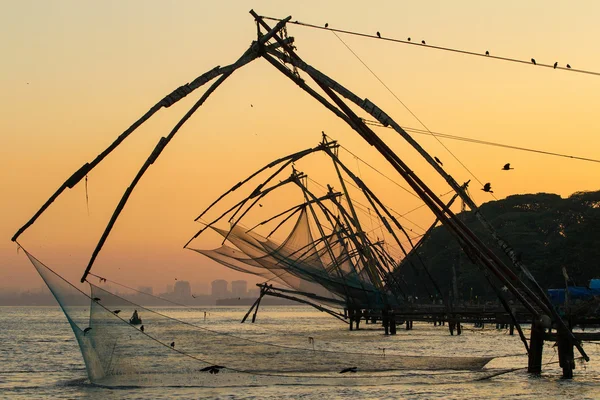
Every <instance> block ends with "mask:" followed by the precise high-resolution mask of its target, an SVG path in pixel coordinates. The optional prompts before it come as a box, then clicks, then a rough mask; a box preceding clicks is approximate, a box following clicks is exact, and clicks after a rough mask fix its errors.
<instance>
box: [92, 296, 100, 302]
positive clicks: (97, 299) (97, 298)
mask: <svg viewBox="0 0 600 400" xmlns="http://www.w3.org/2000/svg"><path fill="white" fill-rule="evenodd" d="M92 300H94V301H96V302H98V301H100V297H94V298H93V299H92Z"/></svg>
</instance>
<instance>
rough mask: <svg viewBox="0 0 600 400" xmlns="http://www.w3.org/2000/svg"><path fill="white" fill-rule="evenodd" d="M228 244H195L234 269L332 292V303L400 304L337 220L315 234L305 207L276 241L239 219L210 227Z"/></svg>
mask: <svg viewBox="0 0 600 400" xmlns="http://www.w3.org/2000/svg"><path fill="white" fill-rule="evenodd" d="M211 228H212V229H213V230H214V231H215V232H217V233H219V234H220V235H221V236H223V237H224V238H225V239H226V242H227V243H228V244H225V243H224V244H223V245H222V246H221V247H219V248H217V249H213V250H204V249H194V248H190V249H191V250H194V251H197V252H198V253H201V254H203V255H205V256H207V257H209V258H210V259H212V260H214V261H216V262H218V263H220V264H221V265H224V266H226V267H228V268H231V269H234V270H236V271H241V272H247V273H251V274H254V275H258V276H261V277H264V278H266V279H269V280H271V281H273V282H276V283H279V284H282V285H284V286H287V287H289V288H291V289H294V290H298V291H300V292H309V293H312V294H315V295H318V296H321V297H325V298H330V299H331V301H330V304H333V305H336V304H337V305H339V304H340V303H342V304H351V305H352V306H353V307H355V308H382V307H383V305H384V304H390V305H396V304H398V296H394V295H392V294H391V293H390V292H389V291H387V290H381V289H379V288H378V287H376V286H375V285H374V284H373V283H372V282H371V279H370V277H369V273H367V269H368V268H372V266H371V265H368V264H369V263H368V262H366V261H365V258H364V254H362V253H361V252H359V251H357V250H356V249H355V247H353V242H355V241H356V240H357V239H356V238H355V237H351V238H350V237H348V236H347V234H346V233H345V232H344V231H343V228H342V227H341V226H339V225H337V226H334V227H333V228H332V229H333V232H332V233H331V234H329V235H326V236H321V237H320V239H318V240H315V239H314V237H313V235H312V233H311V229H310V224H309V219H308V213H307V211H306V210H302V211H301V212H300V213H299V216H298V219H297V220H296V222H295V224H294V228H293V229H292V230H291V232H290V233H289V235H288V236H287V237H286V238H285V240H283V242H282V243H277V242H275V241H273V240H271V239H270V238H268V237H264V236H262V235H260V234H258V233H256V232H252V231H248V230H246V229H245V228H244V227H242V226H241V225H235V226H233V227H232V228H231V229H230V230H223V229H219V228H215V227H211Z"/></svg>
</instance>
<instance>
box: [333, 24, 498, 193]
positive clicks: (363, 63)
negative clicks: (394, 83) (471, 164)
mask: <svg viewBox="0 0 600 400" xmlns="http://www.w3.org/2000/svg"><path fill="white" fill-rule="evenodd" d="M332 33H333V34H334V35H335V37H337V38H338V39H339V40H340V42H342V44H343V45H344V46H346V48H347V49H348V50H350V52H351V53H352V54H354V57H356V58H357V59H358V61H360V62H361V64H362V65H364V66H365V68H367V70H369V72H370V73H371V74H372V75H373V76H374V77H375V78H376V79H377V80H378V81H379V82H380V83H381V84H382V85H383V87H385V88H386V89H387V91H388V92H390V94H391V95H392V96H394V98H395V99H396V100H398V102H399V103H400V104H402V106H403V107H404V108H405V109H406V111H408V112H409V113H410V115H412V116H413V117H414V118H415V119H416V120H417V121H418V122H419V123H420V124H421V125H422V126H423V127H424V128H425V129H426V130H427V132H429V134H430V135H431V136H433V137H434V138H435V139H436V140H437V141H438V142H439V144H441V145H442V147H443V148H444V149H445V150H446V151H447V152H448V153H449V154H450V155H451V156H452V157H453V158H454V159H455V160H456V161H457V162H458V163H459V164H460V165H461V166H462V167H463V168H464V169H465V170H466V171H467V172H468V173H469V175H471V176H472V177H473V178H474V179H475V180H476V181H477V182H479V184H480V185H481V186H483V182H481V181H480V180H479V178H477V176H475V174H474V173H473V172H471V170H470V169H469V168H468V167H467V166H466V165H465V164H464V163H463V162H462V161H460V160H459V159H458V157H456V155H454V153H453V152H452V151H451V150H450V149H449V148H448V147H447V146H446V145H445V144H444V143H442V141H441V140H440V139H439V138H438V137H437V136H436V135H434V134H433V133H432V132H431V130H430V129H429V128H428V127H427V125H425V123H424V122H423V121H421V119H419V117H417V115H416V114H415V113H414V112H413V111H412V110H411V109H410V108H408V106H407V105H406V104H404V102H403V101H402V100H400V98H399V97H398V96H396V94H395V93H394V92H393V91H392V89H390V88H389V86H388V85H386V84H385V83H384V82H383V81H382V80H381V78H379V76H377V74H376V73H375V72H374V71H373V70H372V69H371V68H369V66H368V65H367V64H366V63H365V62H364V61H363V60H362V59H361V58H360V57H359V56H358V54H356V53H355V52H354V50H352V49H351V48H350V46H348V44H347V43H346V42H344V40H342V38H341V37H339V36H338V34H337V33H335V32H333V31H332ZM487 193H489V194H491V195H492V197H493V198H494V199H496V200H498V199H497V198H496V196H494V194H493V193H492V192H487Z"/></svg>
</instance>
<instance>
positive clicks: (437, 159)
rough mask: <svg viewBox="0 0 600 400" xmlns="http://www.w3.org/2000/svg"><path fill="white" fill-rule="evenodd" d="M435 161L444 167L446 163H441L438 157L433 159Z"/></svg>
mask: <svg viewBox="0 0 600 400" xmlns="http://www.w3.org/2000/svg"><path fill="white" fill-rule="evenodd" d="M433 159H434V160H435V162H436V163H438V164H440V165H442V166H443V165H444V163H443V162H441V161H440V159H439V158H437V157H433Z"/></svg>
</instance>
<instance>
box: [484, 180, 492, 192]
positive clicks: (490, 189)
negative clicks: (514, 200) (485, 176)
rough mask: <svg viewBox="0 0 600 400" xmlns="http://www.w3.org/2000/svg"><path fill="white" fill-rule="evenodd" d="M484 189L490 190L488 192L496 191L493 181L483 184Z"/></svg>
mask: <svg viewBox="0 0 600 400" xmlns="http://www.w3.org/2000/svg"><path fill="white" fill-rule="evenodd" d="M481 190H483V191H484V192H488V193H494V191H493V190H492V184H491V183H489V182H488V183H486V184H485V185H483V189H481Z"/></svg>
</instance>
